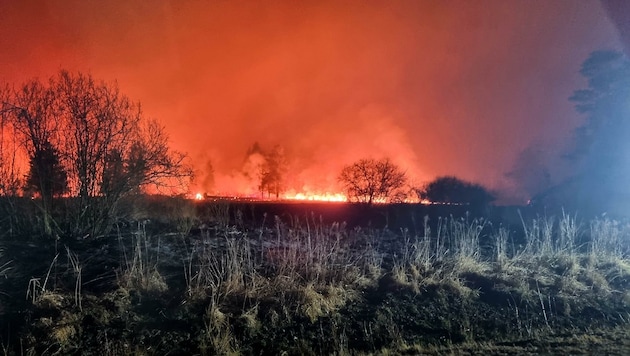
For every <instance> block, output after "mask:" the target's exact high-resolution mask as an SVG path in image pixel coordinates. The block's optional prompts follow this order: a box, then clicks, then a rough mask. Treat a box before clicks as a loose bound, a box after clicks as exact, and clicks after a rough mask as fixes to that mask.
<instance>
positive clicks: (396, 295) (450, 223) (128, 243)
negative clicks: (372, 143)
mask: <svg viewBox="0 0 630 356" xmlns="http://www.w3.org/2000/svg"><path fill="white" fill-rule="evenodd" d="M482 214H487V215H486V216H485V219H482V218H481V216H482ZM629 239H630V229H629V227H628V226H626V225H625V224H622V223H620V222H617V221H614V220H610V219H606V218H599V219H594V220H591V221H580V220H579V219H578V218H576V217H575V216H572V215H566V214H562V213H560V214H559V215H556V216H555V217H552V216H544V217H540V216H537V215H536V214H533V213H532V214H530V213H528V212H523V216H522V221H521V217H519V215H518V214H517V213H516V210H512V211H507V210H499V209H496V208H495V209H494V210H484V211H476V212H472V213H469V214H466V209H464V208H463V207H434V208H427V207H419V206H406V207H405V206H397V207H389V208H384V207H383V206H380V207H372V208H366V207H357V206H348V205H344V204H339V205H327V206H323V205H295V204H269V203H260V204H256V203H246V204H245V203H234V202H230V203H228V202H206V203H193V202H190V201H181V200H172V201H168V202H162V203H160V204H156V203H155V202H153V203H152V204H149V206H145V207H144V208H143V209H140V211H139V212H136V213H135V215H132V216H130V217H129V218H128V219H126V220H125V221H121V222H120V223H119V224H118V225H117V226H116V228H115V229H114V231H113V233H112V234H111V235H110V236H102V237H98V238H88V239H71V238H61V239H58V240H54V239H43V238H39V237H29V236H24V237H19V238H18V237H16V236H8V235H7V236H4V238H3V239H2V240H0V246H1V249H2V255H1V256H0V272H1V273H0V274H1V275H2V276H3V277H2V278H1V279H0V347H1V348H0V353H4V354H8V355H52V354H60V355H67V354H83V355H89V354H99V355H131V354H134V355H135V354H138V355H195V354H201V355H215V354H230V355H238V354H245V355H250V354H252V355H281V354H285V355H299V354H305V355H330V354H410V355H411V354H432V355H443V354H457V355H468V354H470V355H473V354H496V355H502V354H505V355H514V354H520V355H539V354H584V355H588V354H596V353H601V354H607V355H611V354H613V355H614V354H618V355H626V354H630V324H629V321H630V313H629V312H630V259H629V258H628V247H629V246H628V242H629V241H630V240H629Z"/></svg>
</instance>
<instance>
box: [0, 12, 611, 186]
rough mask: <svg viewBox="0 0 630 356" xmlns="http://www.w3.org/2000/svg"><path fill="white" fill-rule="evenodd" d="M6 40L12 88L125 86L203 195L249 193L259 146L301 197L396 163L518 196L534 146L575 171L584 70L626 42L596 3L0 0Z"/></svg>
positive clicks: (2, 69)
mask: <svg viewBox="0 0 630 356" xmlns="http://www.w3.org/2000/svg"><path fill="white" fill-rule="evenodd" d="M0 34H1V35H0V81H7V82H9V83H21V82H23V81H24V80H27V79H30V78H33V77H40V78H47V77H49V76H51V75H54V74H55V73H56V72H57V71H58V70H59V69H68V70H72V71H82V72H88V73H91V74H92V75H93V76H94V77H96V78H99V79H103V80H105V81H113V80H117V81H118V84H119V86H120V88H121V90H122V91H123V92H124V93H126V94H127V95H128V96H129V97H130V98H132V99H134V100H137V101H140V102H141V103H142V105H143V108H144V112H145V114H146V115H147V116H149V117H154V118H158V119H159V120H160V121H161V122H162V123H163V124H164V125H165V127H166V129H167V132H168V133H169V134H170V137H171V141H172V144H173V146H174V147H175V148H176V149H178V150H182V151H186V152H188V153H189V155H190V157H191V158H192V160H193V162H194V164H195V166H196V169H197V171H198V175H199V178H198V180H197V184H198V185H200V187H199V188H200V189H202V190H207V191H221V192H229V191H230V190H245V189H247V188H245V187H244V186H243V185H246V183H245V182H243V177H242V175H241V174H240V173H238V172H240V171H242V167H243V163H244V159H245V153H246V151H247V149H248V147H250V146H251V145H252V144H253V143H254V142H256V141H257V142H259V143H260V144H261V145H262V146H263V147H272V146H273V145H275V144H281V145H282V146H283V147H284V148H285V150H286V152H287V156H288V158H289V159H290V162H291V175H292V176H291V181H292V185H293V186H292V188H293V189H295V190H296V191H300V190H303V189H319V190H331V189H334V185H335V177H336V176H337V174H338V173H339V171H340V169H341V167H342V166H343V165H344V164H348V163H351V162H352V161H354V160H356V159H359V158H363V157H368V156H372V157H375V158H380V157H383V156H388V157H391V158H392V160H393V161H394V162H396V163H398V164H400V165H401V166H403V167H404V168H405V169H406V170H407V172H408V174H409V175H410V176H411V177H412V179H413V180H414V181H415V182H417V183H421V182H423V181H426V180H429V179H431V178H433V177H435V176H437V175H443V174H452V175H456V176H458V177H461V178H464V179H468V180H473V181H477V182H480V183H482V184H484V185H486V186H488V187H490V188H492V189H496V190H499V191H503V192H504V194H505V195H507V196H509V195H512V196H519V191H518V189H517V188H516V187H515V186H514V184H513V182H511V181H509V180H508V178H506V177H505V173H506V172H509V171H511V170H513V168H514V165H515V162H516V161H517V157H519V154H520V153H521V152H522V151H524V150H527V149H528V148H529V152H530V153H531V152H533V153H532V154H530V155H529V156H527V157H529V158H527V160H530V161H532V162H525V163H531V164H532V167H535V166H541V165H551V166H552V167H555V168H552V169H551V174H552V178H553V179H559V178H558V177H561V176H562V174H563V171H562V167H561V165H560V164H558V162H559V161H558V158H557V157H559V155H560V154H561V153H562V152H561V151H562V149H564V147H565V144H566V142H567V139H568V138H569V137H570V135H571V130H572V128H574V127H576V126H577V125H579V124H580V123H581V119H580V117H579V116H578V115H577V114H576V113H575V111H574V110H573V107H572V104H571V103H570V102H569V101H568V100H567V98H568V97H569V96H570V95H571V93H572V91H573V90H575V89H578V88H580V87H581V86H583V85H584V83H583V81H582V79H581V78H580V77H579V74H578V70H579V67H580V64H581V62H582V61H583V60H584V59H586V57H587V56H588V54H589V53H590V52H591V51H593V50H597V49H607V48H619V40H618V36H617V32H616V29H615V27H614V26H613V24H612V23H611V22H610V20H609V19H608V17H607V13H606V11H605V10H604V9H603V8H602V5H601V4H600V3H599V2H598V1H587V0H580V1H573V0H558V1H542V0H541V1H500V0H497V1H359V0H357V1H193V0H184V1H175V0H171V1H167V0H156V1H125V0H120V1H83V0H74V1H68V0H61V1H52V2H50V1H34V0H31V1H8V0H0ZM532 148H535V149H534V150H532ZM522 157H523V156H522V155H521V158H522ZM208 162H211V163H212V165H213V166H214V170H215V186H214V187H209V186H207V187H203V186H202V185H203V184H204V181H208V180H207V179H206V174H207V172H206V167H207V165H208ZM520 164H523V162H522V161H521V163H520ZM558 167H559V168H558ZM521 168H522V167H521ZM524 179H525V178H524ZM520 193H522V192H520Z"/></svg>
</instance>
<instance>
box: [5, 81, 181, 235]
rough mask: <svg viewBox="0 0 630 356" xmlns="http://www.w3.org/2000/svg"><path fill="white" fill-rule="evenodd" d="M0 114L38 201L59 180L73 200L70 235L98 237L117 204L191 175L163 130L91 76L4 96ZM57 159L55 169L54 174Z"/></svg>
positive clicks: (115, 90)
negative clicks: (26, 163) (15, 138)
mask: <svg viewBox="0 0 630 356" xmlns="http://www.w3.org/2000/svg"><path fill="white" fill-rule="evenodd" d="M2 112H3V113H4V115H5V116H6V117H7V118H8V119H10V120H11V122H12V123H13V125H15V127H16V128H17V129H18V130H17V131H18V133H19V136H20V143H21V145H22V148H24V149H25V150H26V151H27V152H28V154H29V157H30V159H31V163H32V164H31V168H33V167H35V168H36V169H35V170H33V169H31V171H32V173H33V174H31V175H30V176H31V177H38V178H39V180H40V182H39V185H38V186H39V187H40V189H41V188H43V187H46V189H47V190H50V191H49V192H48V193H47V194H42V198H43V197H44V196H49V197H50V196H54V195H55V193H56V189H57V188H58V185H56V184H57V183H58V182H53V183H51V184H48V183H49V182H44V181H42V179H43V177H44V176H46V177H51V175H50V173H54V174H53V175H52V177H55V179H57V178H58V179H59V180H61V179H62V178H63V177H64V174H62V172H63V173H65V177H66V178H67V181H68V186H67V187H68V193H69V195H70V196H71V197H74V199H72V200H71V201H72V204H73V205H72V211H73V214H71V215H69V216H71V220H72V221H71V222H69V224H67V225H68V226H67V228H68V229H67V230H66V232H70V233H72V234H92V235H94V234H100V233H103V232H105V231H107V229H108V228H109V226H110V225H111V222H112V218H113V217H114V216H115V212H116V209H117V206H118V203H119V201H120V199H121V198H122V197H124V196H126V195H129V194H132V193H135V192H138V191H141V190H142V189H143V188H144V187H147V186H149V185H156V186H160V185H164V184H169V183H170V182H172V181H173V180H175V181H182V182H183V180H185V179H187V178H189V177H190V176H191V174H192V173H191V172H192V171H191V169H190V168H189V167H188V166H187V165H186V164H185V163H184V160H185V155H183V154H181V153H178V152H173V151H171V150H170V149H169V147H168V142H167V137H166V135H165V133H164V130H163V128H162V127H161V126H159V125H158V123H157V122H155V121H153V120H145V119H144V118H143V116H142V112H141V110H140V105H138V104H136V103H133V102H131V101H130V100H129V99H128V98H127V97H126V96H124V95H122V94H121V93H120V92H119V90H118V88H117V86H116V85H107V84H105V83H103V82H97V81H95V80H94V79H93V78H92V77H91V76H89V75H84V74H80V73H79V74H70V73H68V72H65V71H62V72H61V73H60V74H59V75H58V76H55V77H53V78H51V79H50V81H49V82H48V83H47V85H44V84H42V83H40V82H39V81H32V82H30V83H27V84H25V85H24V86H22V87H21V88H20V89H18V90H13V91H11V92H10V93H9V95H5V99H4V100H3V106H2ZM57 158H59V162H60V165H59V167H54V165H55V164H56V159H57ZM51 163H54V164H53V165H52V166H51ZM51 167H52V168H51ZM47 170H48V171H47ZM42 173H45V174H42ZM47 179H48V178H47ZM31 181H32V179H31V180H30V181H29V183H31ZM43 183H45V184H43ZM43 200H44V203H43V205H44V206H45V207H46V206H47V205H46V202H45V199H43ZM45 210H46V211H47V212H48V213H47V214H49V212H50V209H49V208H46V209H45Z"/></svg>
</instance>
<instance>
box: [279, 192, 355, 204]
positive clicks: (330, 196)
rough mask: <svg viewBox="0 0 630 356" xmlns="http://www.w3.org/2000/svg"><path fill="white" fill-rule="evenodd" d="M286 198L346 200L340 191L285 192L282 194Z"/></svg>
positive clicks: (329, 200) (328, 200)
mask: <svg viewBox="0 0 630 356" xmlns="http://www.w3.org/2000/svg"><path fill="white" fill-rule="evenodd" d="M283 198H284V199H286V200H305V201H326V202H346V201H348V197H346V196H345V195H344V194H341V193H330V192H325V193H309V192H306V193H296V194H285V195H284V196H283Z"/></svg>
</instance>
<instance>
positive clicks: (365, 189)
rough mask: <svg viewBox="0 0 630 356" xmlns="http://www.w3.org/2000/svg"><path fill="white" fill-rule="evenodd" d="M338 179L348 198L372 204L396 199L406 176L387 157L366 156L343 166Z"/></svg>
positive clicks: (405, 180)
mask: <svg viewBox="0 0 630 356" xmlns="http://www.w3.org/2000/svg"><path fill="white" fill-rule="evenodd" d="M338 180H339V182H340V183H341V184H342V185H343V187H344V190H345V191H346V194H347V196H348V199H349V200H351V201H356V202H361V203H367V204H372V203H374V202H377V201H378V202H390V201H392V200H397V199H398V197H400V193H401V192H400V189H401V188H403V186H404V185H405V183H406V182H407V177H406V175H405V172H403V171H402V170H401V169H400V168H399V167H398V166H396V165H395V164H393V163H392V162H391V161H390V160H389V159H388V158H383V159H380V160H375V159H372V158H366V159H361V160H359V161H357V162H355V163H353V164H351V165H348V166H345V167H344V168H343V169H342V171H341V174H339V177H338Z"/></svg>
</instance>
